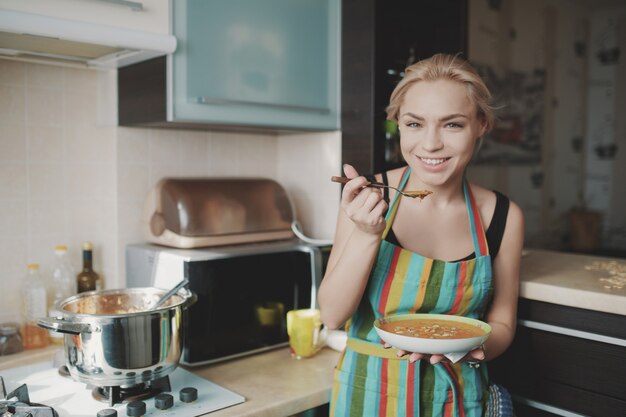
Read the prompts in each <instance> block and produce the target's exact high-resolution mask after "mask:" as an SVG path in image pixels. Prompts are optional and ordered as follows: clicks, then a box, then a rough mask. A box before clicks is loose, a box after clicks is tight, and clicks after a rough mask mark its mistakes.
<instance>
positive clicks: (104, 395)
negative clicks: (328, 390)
mask: <svg viewBox="0 0 626 417" xmlns="http://www.w3.org/2000/svg"><path fill="white" fill-rule="evenodd" d="M0 377H2V383H0V394H2V395H1V396H0V397H3V398H4V397H5V396H6V398H5V399H3V398H0V415H1V416H3V417H4V416H7V417H10V416H14V417H18V416H28V415H31V416H33V417H95V416H98V417H103V416H107V417H115V413H114V412H116V413H117V416H118V417H126V416H127V415H128V416H156V415H158V416H161V417H166V416H174V415H175V416H176V417H196V416H200V415H203V414H206V413H210V412H211V411H215V410H219V409H222V408H226V407H230V406H232V405H235V404H240V403H242V402H244V401H245V398H244V397H242V396H241V395H239V394H236V393H234V392H232V391H230V390H227V389H225V388H223V387H221V386H219V385H217V384H215V383H213V382H211V381H208V380H206V379H203V378H201V377H199V376H197V375H194V374H192V373H191V372H189V371H187V370H185V369H182V368H177V369H176V370H175V371H174V372H172V373H171V374H169V375H168V376H167V377H166V378H165V379H162V380H158V381H154V382H153V383H152V384H147V387H145V388H146V390H143V389H140V388H137V387H130V388H128V387H126V388H123V387H92V386H88V385H86V384H83V383H81V382H76V381H74V380H73V379H71V378H70V377H68V376H63V375H62V374H61V373H59V369H58V368H57V367H55V366H54V365H53V363H52V361H50V362H39V363H34V364H31V365H27V366H21V367H18V368H12V369H7V370H3V371H0ZM137 390H139V391H141V392H139V393H136V392H135V391H137ZM1 391H3V392H1ZM124 391H130V392H131V395H130V396H129V397H128V398H125V397H124ZM148 391H149V392H148ZM111 396H114V397H115V398H114V399H113V400H112V398H111ZM3 413H4V414H3Z"/></svg>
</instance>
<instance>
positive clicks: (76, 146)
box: [65, 125, 116, 164]
mask: <svg viewBox="0 0 626 417" xmlns="http://www.w3.org/2000/svg"><path fill="white" fill-rule="evenodd" d="M65 135H66V136H65V151H66V157H67V159H68V160H69V161H76V162H85V163H87V162H93V163H102V162H108V163H111V164H113V163H114V162H115V158H116V139H115V129H113V128H105V127H95V126H87V125H85V126H73V125H68V128H67V129H66V130H65Z"/></svg>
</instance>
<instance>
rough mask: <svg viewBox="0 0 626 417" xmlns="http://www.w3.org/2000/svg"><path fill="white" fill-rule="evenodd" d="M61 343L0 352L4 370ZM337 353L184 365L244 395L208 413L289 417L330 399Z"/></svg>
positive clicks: (45, 355)
mask: <svg viewBox="0 0 626 417" xmlns="http://www.w3.org/2000/svg"><path fill="white" fill-rule="evenodd" d="M58 349H59V348H58V347H53V346H50V347H47V348H45V349H37V350H32V351H25V352H22V353H18V354H15V355H8V356H0V370H2V369H7V368H12V367H16V366H23V365H27V364H29V363H33V362H38V361H45V360H51V359H52V357H53V356H54V354H55V352H56V351H57V350H58ZM338 360H339V352H336V351H334V350H331V349H329V348H324V349H322V350H321V351H320V352H319V353H318V354H317V355H315V356H314V357H312V358H309V359H302V360H296V359H294V358H292V357H291V355H290V353H289V349H288V348H281V349H276V350H272V351H269V352H265V353H261V354H256V355H252V356H247V357H244V358H241V359H234V360H230V361H227V362H222V363H217V364H214V365H207V366H201V367H194V368H189V367H186V368H185V369H187V370H189V371H191V372H193V373H195V374H197V375H199V376H201V377H203V378H206V379H208V380H210V381H211V382H214V383H216V384H218V385H221V386H223V387H224V388H227V389H230V390H232V391H234V392H236V393H238V394H240V395H242V396H244V397H245V398H246V401H245V402H244V403H242V404H238V405H234V406H232V407H228V408H225V409H222V410H218V411H214V412H212V413H209V414H207V415H210V416H211V417H226V416H238V417H252V416H254V417H286V416H290V415H292V414H296V413H299V412H302V411H305V410H308V409H310V408H315V407H317V406H320V405H322V404H325V403H327V402H328V401H329V399H330V390H331V387H332V377H333V368H334V366H335V364H336V363H337V361H338Z"/></svg>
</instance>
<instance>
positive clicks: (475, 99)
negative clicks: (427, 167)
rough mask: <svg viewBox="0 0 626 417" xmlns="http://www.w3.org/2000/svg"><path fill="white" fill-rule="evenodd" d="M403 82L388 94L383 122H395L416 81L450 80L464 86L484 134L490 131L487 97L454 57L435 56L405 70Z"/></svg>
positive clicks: (476, 76) (462, 62)
mask: <svg viewBox="0 0 626 417" xmlns="http://www.w3.org/2000/svg"><path fill="white" fill-rule="evenodd" d="M404 73H405V75H404V78H403V79H402V80H401V81H400V82H399V83H398V85H397V86H396V88H395V89H394V90H393V92H392V93H391V98H390V99H389V106H387V119H388V120H393V121H394V122H396V123H397V122H398V116H399V112H400V106H401V105H402V102H403V101H404V96H405V95H406V92H407V91H408V90H409V88H410V87H411V86H412V85H413V84H415V83H417V82H419V81H437V80H451V81H457V82H460V83H462V84H463V85H465V88H466V89H467V96H468V97H469V99H470V100H471V101H472V103H474V104H475V105H476V109H477V116H478V118H479V119H481V120H482V121H483V122H484V123H485V133H487V132H489V131H490V130H491V129H492V128H493V124H494V119H495V116H494V112H493V107H492V106H491V93H490V92H489V89H488V88H487V86H486V85H485V82H484V81H483V80H482V78H480V75H479V74H478V72H477V71H476V70H475V69H474V67H472V66H471V65H470V64H469V62H467V61H466V60H464V59H463V58H460V57H458V56H452V55H448V54H436V55H433V56H432V57H430V58H428V59H423V60H421V61H418V62H416V63H415V64H413V65H411V66H409V67H407V69H406V70H405V71H404Z"/></svg>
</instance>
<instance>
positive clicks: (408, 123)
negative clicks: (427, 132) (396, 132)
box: [406, 122, 421, 127]
mask: <svg viewBox="0 0 626 417" xmlns="http://www.w3.org/2000/svg"><path fill="white" fill-rule="evenodd" d="M406 125H407V126H408V127H420V126H421V125H420V124H419V123H417V122H407V123H406Z"/></svg>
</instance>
